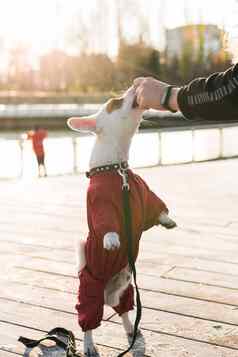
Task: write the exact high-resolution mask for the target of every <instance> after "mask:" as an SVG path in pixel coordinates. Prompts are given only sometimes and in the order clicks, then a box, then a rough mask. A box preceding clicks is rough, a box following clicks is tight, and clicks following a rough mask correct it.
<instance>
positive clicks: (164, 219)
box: [158, 212, 177, 229]
mask: <svg viewBox="0 0 238 357" xmlns="http://www.w3.org/2000/svg"><path fill="white" fill-rule="evenodd" d="M158 223H159V224H161V226H163V227H165V228H167V229H172V228H175V227H177V223H176V222H175V221H173V220H172V219H171V218H170V217H169V216H168V214H167V213H165V212H162V213H161V214H160V216H159V222H158Z"/></svg>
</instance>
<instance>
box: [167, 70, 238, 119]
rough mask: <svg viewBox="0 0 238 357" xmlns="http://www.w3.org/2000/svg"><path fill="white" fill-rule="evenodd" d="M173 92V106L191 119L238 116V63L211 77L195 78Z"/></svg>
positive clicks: (232, 117) (231, 117)
mask: <svg viewBox="0 0 238 357" xmlns="http://www.w3.org/2000/svg"><path fill="white" fill-rule="evenodd" d="M173 95H174V98H173V102H174V103H175V104H174V106H176V105H177V108H178V109H179V110H180V111H181V112H182V113H183V114H184V116H185V117H186V118H188V119H194V118H196V117H200V118H203V119H207V120H222V119H226V118H229V119H238V64H236V65H234V66H232V67H231V68H229V69H228V70H227V71H225V72H220V73H214V74H212V75H211V76H209V77H208V78H197V79H194V80H193V81H191V82H190V83H189V84H188V85H186V86H183V87H181V88H180V89H179V90H178V91H177V93H173ZM171 101H172V96H171ZM171 105H172V102H171Z"/></svg>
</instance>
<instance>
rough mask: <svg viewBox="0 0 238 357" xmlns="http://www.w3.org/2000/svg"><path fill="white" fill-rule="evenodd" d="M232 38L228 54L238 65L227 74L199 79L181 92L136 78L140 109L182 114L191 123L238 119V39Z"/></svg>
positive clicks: (153, 81)
mask: <svg viewBox="0 0 238 357" xmlns="http://www.w3.org/2000/svg"><path fill="white" fill-rule="evenodd" d="M230 32H232V31H230ZM229 36H230V38H229ZM229 36H228V50H229V51H230V52H231V53H232V55H233V61H234V63H236V64H234V65H233V66H232V67H230V68H228V69H227V71H225V72H220V73H213V74H211V75H210V76H208V77H205V78H196V79H194V80H192V81H191V82H190V83H188V84H187V85H185V86H182V87H180V88H178V87H174V86H171V85H170V84H168V83H164V82H161V81H159V80H156V79H154V78H151V77H148V78H145V77H144V78H136V79H135V80H134V85H135V86H136V88H137V89H136V93H137V104H138V105H139V107H140V108H143V109H149V108H153V109H158V110H170V111H172V112H176V111H181V112H182V114H183V115H184V116H185V117H186V118H187V119H189V120H192V119H194V118H197V117H200V118H203V119H204V120H226V119H228V118H229V119H238V37H237V36H236V35H235V34H232V33H230V34H229Z"/></svg>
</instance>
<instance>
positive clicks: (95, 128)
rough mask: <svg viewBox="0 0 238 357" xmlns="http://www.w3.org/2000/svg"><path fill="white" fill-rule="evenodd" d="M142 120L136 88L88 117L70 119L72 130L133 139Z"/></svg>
mask: <svg viewBox="0 0 238 357" xmlns="http://www.w3.org/2000/svg"><path fill="white" fill-rule="evenodd" d="M141 118H142V110H141V109H139V108H138V106H137V105H136V97H135V88H134V87H131V88H129V89H128V90H127V91H126V92H125V93H124V95H123V96H121V97H116V98H112V99H110V100H109V101H108V102H106V103H105V104H104V105H103V106H102V108H101V109H100V110H99V111H98V112H97V113H95V114H94V115H90V116H87V117H73V118H70V119H68V122H67V123H68V126H69V127H70V128H71V129H72V130H76V131H87V132H91V133H94V134H96V135H99V136H101V137H105V136H110V137H128V136H129V137H132V136H133V135H134V133H135V131H136V129H137V128H138V126H139V123H140V121H141Z"/></svg>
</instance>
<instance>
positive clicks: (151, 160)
mask: <svg viewBox="0 0 238 357" xmlns="http://www.w3.org/2000/svg"><path fill="white" fill-rule="evenodd" d="M237 136H238V124H237V123H236V124H228V125H222V124H219V125H218V124H216V125H215V124H214V125H209V126H208V125H206V126H204V125H203V126H195V127H191V126H188V127H185V128H170V129H163V130H157V129H153V130H146V131H140V132H139V133H138V134H136V135H135V137H134V138H133V143H132V147H131V152H130V160H129V161H130V165H131V167H134V168H139V167H150V166H157V165H173V164H181V163H189V162H201V161H207V160H216V159H222V158H230V157H236V156H238V140H237ZM93 142H94V137H93V136H91V135H88V136H87V135H80V136H78V137H56V138H48V139H46V140H45V143H44V146H45V152H46V160H45V161H46V168H47V173H48V175H64V174H73V173H82V172H85V171H86V170H87V169H88V163H89V157H90V153H91V150H92V146H93ZM0 152H1V155H0V178H21V177H28V176H30V177H34V176H37V174H38V170H37V161H36V158H35V156H34V153H33V151H32V145H31V142H30V141H19V140H12V139H2V140H0Z"/></svg>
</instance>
